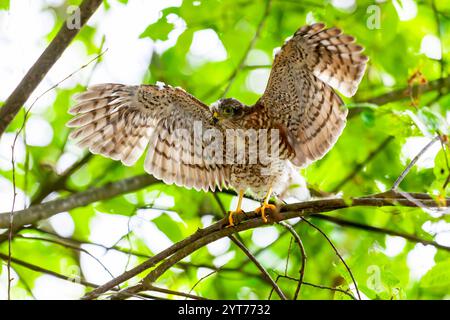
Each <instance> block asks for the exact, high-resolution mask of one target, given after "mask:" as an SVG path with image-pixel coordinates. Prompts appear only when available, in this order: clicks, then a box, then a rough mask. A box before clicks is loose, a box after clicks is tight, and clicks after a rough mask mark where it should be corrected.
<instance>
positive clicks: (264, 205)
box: [255, 188, 277, 223]
mask: <svg viewBox="0 0 450 320" xmlns="http://www.w3.org/2000/svg"><path fill="white" fill-rule="evenodd" d="M271 194H272V188H269V191H267V194H266V196H265V197H264V202H263V203H262V205H261V207H259V208H257V209H256V210H255V212H256V213H259V214H261V218H262V219H263V221H264V222H265V223H267V216H266V212H265V211H266V209H270V210H271V211H273V212H276V210H277V206H275V205H273V204H270V203H269V199H270V195H271Z"/></svg>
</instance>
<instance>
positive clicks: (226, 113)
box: [211, 98, 246, 123]
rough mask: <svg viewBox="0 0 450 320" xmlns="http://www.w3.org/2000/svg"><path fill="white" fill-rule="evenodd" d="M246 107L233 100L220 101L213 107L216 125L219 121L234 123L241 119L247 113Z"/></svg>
mask: <svg viewBox="0 0 450 320" xmlns="http://www.w3.org/2000/svg"><path fill="white" fill-rule="evenodd" d="M245 110H246V107H245V105H243V104H242V103H240V102H239V101H238V100H236V99H233V98H227V99H220V100H219V101H217V102H215V103H213V104H212V105H211V111H212V113H213V120H214V122H215V123H217V122H219V121H221V122H222V121H232V120H237V119H240V118H241V117H242V116H243V115H244V113H245Z"/></svg>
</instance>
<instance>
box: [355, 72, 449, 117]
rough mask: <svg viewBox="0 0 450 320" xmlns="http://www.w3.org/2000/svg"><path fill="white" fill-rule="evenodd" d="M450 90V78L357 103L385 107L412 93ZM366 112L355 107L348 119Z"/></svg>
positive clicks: (362, 108) (361, 108)
mask: <svg viewBox="0 0 450 320" xmlns="http://www.w3.org/2000/svg"><path fill="white" fill-rule="evenodd" d="M448 88H450V76H448V77H446V78H439V79H436V80H433V81H430V82H427V83H425V84H418V85H414V86H408V87H406V88H401V89H398V90H394V91H391V92H388V93H384V94H382V95H379V96H377V97H373V98H370V99H366V100H357V102H361V103H362V102H364V103H371V104H376V105H379V106H381V105H384V104H386V103H389V102H394V101H398V100H402V99H406V98H409V97H410V93H411V91H413V92H420V93H425V92H430V91H434V90H439V91H440V92H443V89H448ZM364 110H365V108H364V107H355V108H351V109H349V111H348V118H349V119H350V118H353V117H355V116H357V115H358V114H360V113H361V112H363V111H364Z"/></svg>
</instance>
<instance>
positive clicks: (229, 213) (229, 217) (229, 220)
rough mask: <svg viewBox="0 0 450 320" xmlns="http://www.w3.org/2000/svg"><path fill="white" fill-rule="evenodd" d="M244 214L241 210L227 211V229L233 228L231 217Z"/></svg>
mask: <svg viewBox="0 0 450 320" xmlns="http://www.w3.org/2000/svg"><path fill="white" fill-rule="evenodd" d="M243 213H245V212H244V211H243V210H242V209H239V210H235V211H228V225H227V227H233V226H234V225H235V224H234V219H233V216H234V215H237V214H243Z"/></svg>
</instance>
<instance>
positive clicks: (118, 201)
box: [95, 196, 136, 216]
mask: <svg viewBox="0 0 450 320" xmlns="http://www.w3.org/2000/svg"><path fill="white" fill-rule="evenodd" d="M95 209H97V210H98V211H101V212H105V213H111V214H120V215H123V216H131V215H132V214H133V213H134V212H135V211H136V207H135V205H133V204H132V203H130V202H128V201H127V200H126V198H125V197H124V196H120V197H116V198H113V199H110V200H106V201H103V202H101V203H99V204H97V205H96V206H95Z"/></svg>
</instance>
